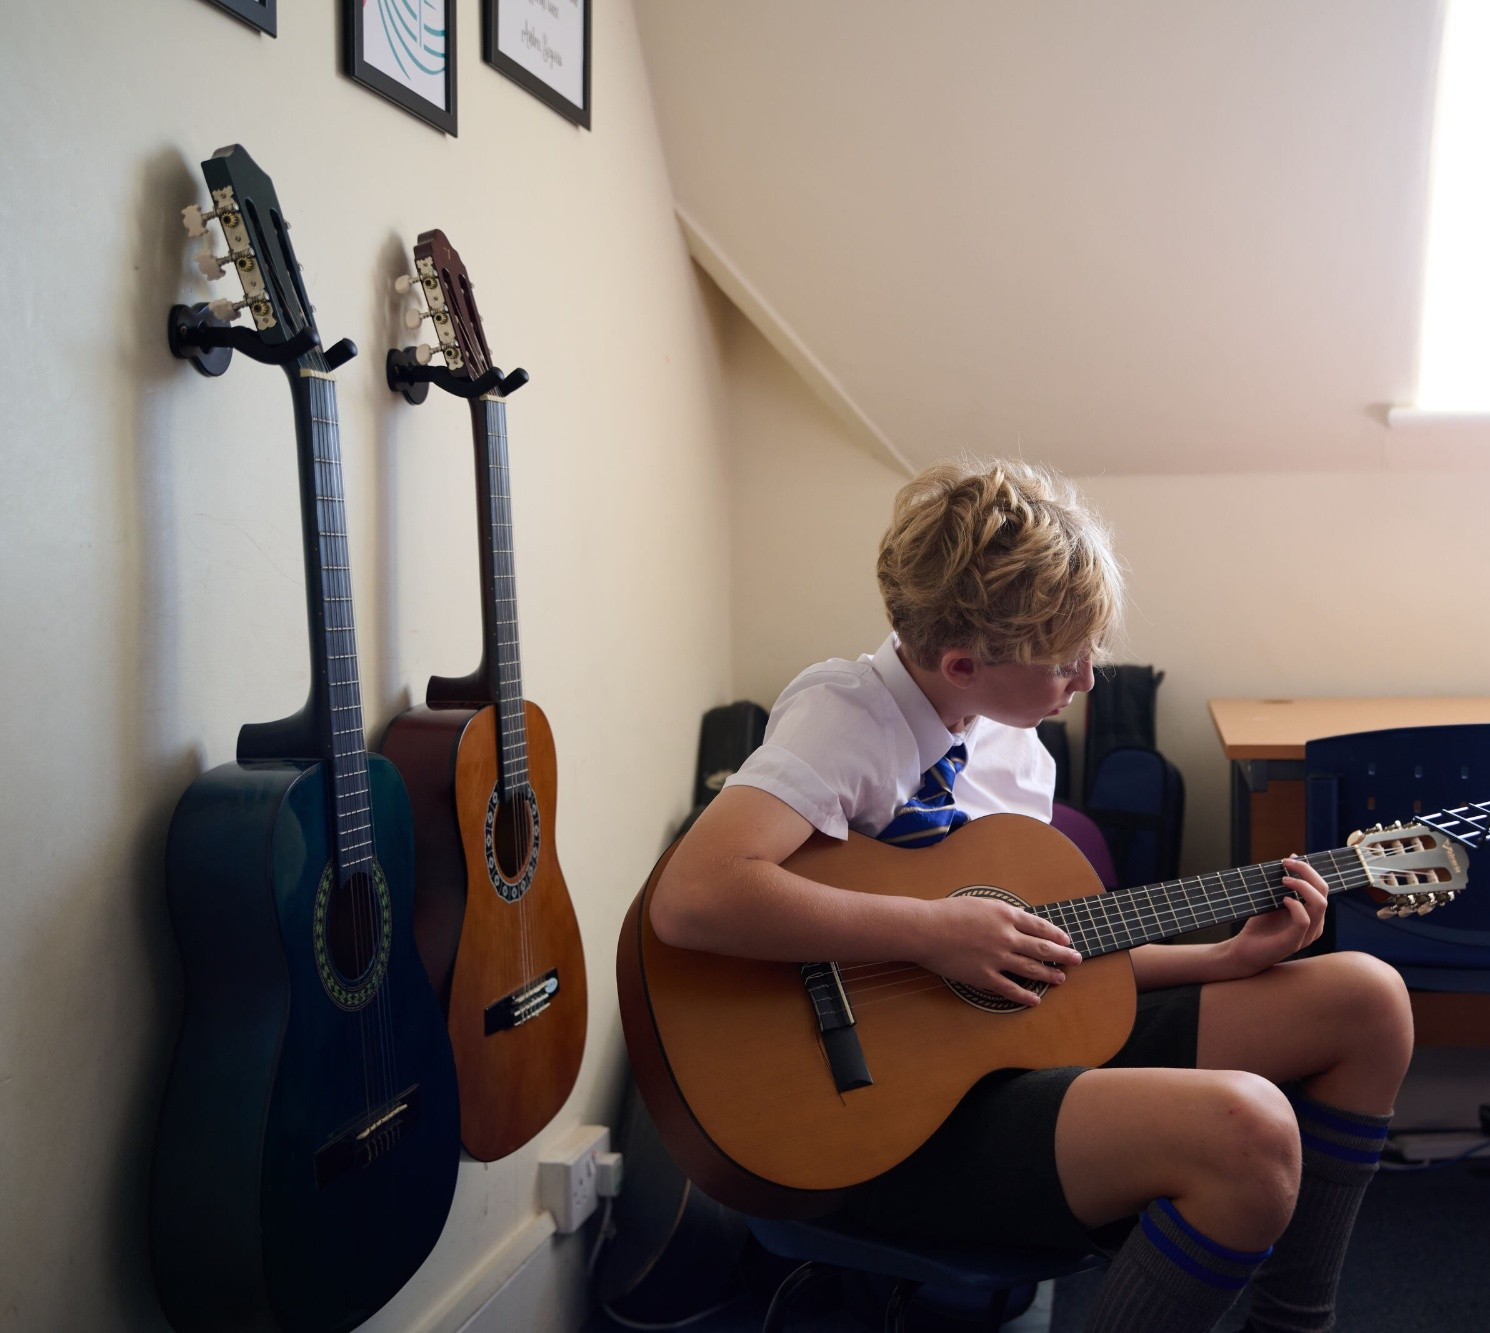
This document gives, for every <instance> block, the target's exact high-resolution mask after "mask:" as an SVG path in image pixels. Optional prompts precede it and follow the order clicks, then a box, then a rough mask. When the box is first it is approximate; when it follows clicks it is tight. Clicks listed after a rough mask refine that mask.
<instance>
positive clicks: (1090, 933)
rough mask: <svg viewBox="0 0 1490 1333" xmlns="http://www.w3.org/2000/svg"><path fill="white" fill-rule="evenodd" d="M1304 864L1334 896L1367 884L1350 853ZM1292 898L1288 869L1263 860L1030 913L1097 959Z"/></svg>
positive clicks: (1318, 855)
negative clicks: (1285, 871)
mask: <svg viewBox="0 0 1490 1333" xmlns="http://www.w3.org/2000/svg"><path fill="white" fill-rule="evenodd" d="M1299 859H1300V860H1303V861H1307V862H1308V863H1309V864H1310V865H1311V866H1313V867H1314V869H1315V870H1316V871H1318V872H1319V875H1320V878H1321V879H1323V880H1324V882H1325V885H1326V886H1327V887H1328V889H1329V892H1330V893H1331V894H1335V893H1343V892H1344V891H1345V890H1346V889H1353V888H1360V887H1362V886H1363V885H1365V884H1367V883H1369V881H1370V875H1369V874H1368V873H1367V870H1366V867H1365V864H1364V862H1363V861H1362V859H1361V855H1360V853H1359V852H1357V851H1356V850H1355V848H1353V847H1342V848H1339V849H1337V850H1334V851H1328V852H1311V853H1310V854H1309V855H1307V856H1304V857H1301V858H1299ZM1291 892H1292V891H1291V890H1289V889H1285V888H1284V887H1283V863H1282V862H1281V861H1263V862H1261V863H1259V864H1257V865H1250V866H1240V867H1237V868H1236V869H1232V870H1218V871H1215V872H1212V873H1210V874H1206V875H1195V876H1193V877H1189V878H1184V879H1173V880H1166V881H1164V882H1162V883H1159V884H1145V885H1143V886H1142V887H1140V888H1136V889H1113V890H1110V891H1108V892H1105V893H1094V894H1091V895H1089V896H1087V897H1084V898H1066V899H1062V900H1060V901H1058V902H1053V903H1046V904H1045V905H1043V906H1041V907H1038V908H1034V909H1032V910H1034V911H1035V913H1036V915H1038V916H1042V917H1044V918H1045V919H1046V920H1048V921H1052V922H1054V923H1055V924H1056V925H1058V926H1059V927H1060V928H1061V929H1062V930H1064V931H1065V932H1066V934H1068V935H1069V936H1070V937H1071V947H1072V948H1074V949H1076V950H1077V951H1078V952H1079V953H1081V954H1082V955H1083V956H1085V957H1095V956H1097V955H1100V954H1106V953H1115V952H1117V951H1118V950H1120V949H1133V948H1136V947H1137V946H1138V945H1140V944H1152V943H1155V942H1156V941H1159V940H1167V939H1172V938H1173V937H1174V936H1176V935H1183V934H1186V933H1188V932H1189V931H1193V930H1202V929H1204V928H1205V927H1207V926H1221V925H1227V924H1229V923H1230V922H1233V921H1244V920H1246V919H1247V918H1248V917H1252V916H1260V915H1261V914H1262V913H1264V912H1271V911H1273V910H1275V909H1276V908H1278V907H1280V906H1281V905H1282V903H1283V900H1284V899H1285V898H1287V897H1289V896H1291Z"/></svg>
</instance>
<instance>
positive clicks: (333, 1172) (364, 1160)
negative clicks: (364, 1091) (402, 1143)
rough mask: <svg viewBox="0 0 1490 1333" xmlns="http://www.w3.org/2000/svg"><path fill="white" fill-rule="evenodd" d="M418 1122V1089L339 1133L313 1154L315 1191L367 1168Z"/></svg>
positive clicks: (390, 1149)
mask: <svg viewBox="0 0 1490 1333" xmlns="http://www.w3.org/2000/svg"><path fill="white" fill-rule="evenodd" d="M418 1122H419V1085H418V1084H417V1083H415V1084H414V1085H413V1086H411V1087H409V1088H406V1089H404V1091H403V1092H401V1093H399V1094H398V1096H397V1097H394V1098H392V1099H391V1100H390V1101H387V1102H385V1103H384V1104H383V1105H382V1106H379V1107H377V1108H376V1109H375V1110H373V1111H370V1112H369V1113H368V1114H367V1115H365V1116H363V1117H362V1119H360V1120H358V1121H356V1122H355V1123H354V1124H352V1125H351V1126H349V1127H348V1128H346V1129H344V1130H342V1132H341V1133H340V1134H338V1135H337V1136H336V1137H335V1138H334V1139H332V1140H330V1141H329V1142H328V1143H325V1144H323V1145H322V1146H321V1148H320V1149H319V1151H317V1153H316V1188H317V1189H325V1188H326V1186H327V1185H329V1184H331V1183H332V1182H333V1181H335V1180H340V1179H341V1177H342V1176H346V1175H350V1174H351V1173H352V1172H353V1171H360V1170H361V1169H362V1168H363V1167H365V1166H370V1165H371V1164H372V1163H373V1162H375V1161H377V1160H378V1158H380V1157H382V1156H384V1155H385V1154H387V1153H389V1152H391V1151H392V1150H393V1149H394V1148H395V1147H397V1146H398V1143H399V1140H400V1139H402V1138H403V1135H404V1131H405V1130H407V1129H409V1128H410V1127H411V1126H413V1125H416V1124H418Z"/></svg>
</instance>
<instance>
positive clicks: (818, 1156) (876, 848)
mask: <svg viewBox="0 0 1490 1333" xmlns="http://www.w3.org/2000/svg"><path fill="white" fill-rule="evenodd" d="M670 855H671V852H669V853H668V854H667V855H664V857H663V859H662V860H661V861H660V862H659V863H658V865H657V867H656V869H654V870H653V872H652V876H651V878H650V879H649V880H648V882H647V884H646V886H645V887H644V888H643V890H642V892H641V893H640V894H639V895H638V896H637V898H636V900H635V902H633V904H632V906H631V910H630V912H629V914H628V915H627V917H626V921H625V924H624V925H623V926H622V931H621V942H620V947H619V950H618V954H617V982H618V986H619V990H620V999H621V1018H622V1023H623V1026H624V1029H625V1034H626V1044H627V1049H628V1050H629V1052H630V1055H631V1061H632V1066H633V1069H634V1071H635V1074H636V1078H637V1083H638V1085H639V1086H640V1088H641V1091H642V1095H643V1097H644V1098H645V1100H646V1103H647V1108H648V1110H650V1111H651V1113H652V1118H653V1119H654V1120H655V1121H656V1123H657V1127H658V1130H659V1132H660V1133H661V1134H662V1136H663V1139H664V1141H665V1142H666V1143H667V1145H668V1147H669V1149H670V1150H671V1152H672V1154H673V1156H674V1157H675V1158H676V1159H677V1160H678V1163H679V1165H680V1166H682V1167H683V1169H684V1171H685V1172H687V1174H688V1175H689V1176H690V1177H691V1178H692V1179H693V1180H694V1182H695V1183H697V1184H698V1185H699V1186H700V1187H701V1188H702V1189H703V1190H704V1191H705V1192H706V1193H708V1194H710V1195H711V1196H712V1197H714V1198H716V1199H718V1200H719V1201H720V1202H721V1203H724V1204H726V1205H728V1206H730V1207H734V1208H738V1209H740V1210H741V1211H743V1212H748V1213H755V1214H758V1215H762V1216H779V1217H786V1216H813V1215H816V1214H821V1213H823V1212H826V1211H828V1210H829V1209H831V1208H832V1207H834V1206H835V1205H836V1204H837V1203H838V1202H839V1201H840V1200H841V1198H842V1193H841V1192H842V1191H843V1190H845V1189H847V1188H848V1187H849V1186H852V1185H856V1184H859V1183H861V1182H863V1181H865V1180H869V1179H871V1178H872V1177H874V1176H876V1175H879V1174H880V1173H881V1172H883V1171H886V1170H888V1169H889V1168H890V1167H892V1166H894V1165H895V1164H896V1163H897V1162H899V1161H901V1160H903V1159H904V1158H906V1157H908V1156H909V1155H910V1154H911V1153H912V1152H914V1151H915V1149H916V1148H917V1147H919V1146H920V1145H921V1144H922V1143H923V1142H925V1140H926V1139H927V1138H928V1137H930V1135H931V1133H932V1132H933V1131H934V1130H935V1129H936V1128H937V1127H938V1126H939V1125H940V1124H941V1123H942V1121H943V1120H945V1119H946V1118H947V1116H948V1115H949V1114H950V1113H951V1111H952V1109H953V1107H955V1106H956V1105H957V1103H958V1101H959V1100H961V1098H962V1096H963V1094H964V1093H966V1092H967V1091H968V1089H969V1088H971V1087H972V1085H973V1084H974V1083H976V1082H977V1081H978V1079H980V1078H981V1077H982V1076H983V1075H984V1074H987V1073H990V1072H992V1071H993V1070H996V1069H1005V1068H1047V1067H1050V1066H1053V1065H1066V1064H1083V1065H1097V1064H1101V1063H1102V1062H1103V1061H1105V1060H1107V1059H1109V1058H1110V1057H1111V1056H1112V1055H1114V1054H1115V1053H1116V1052H1117V1050H1118V1049H1119V1048H1120V1047H1121V1046H1122V1044H1123V1042H1124V1041H1125V1040H1126V1039H1127V1036H1128V1033H1129V1031H1130V1029H1131V1027H1132V1023H1133V1015H1134V1011H1135V994H1136V992H1135V988H1134V982H1133V971H1132V967H1131V965H1130V964H1129V962H1128V958H1127V955H1126V954H1122V953H1115V954H1109V955H1107V956H1105V957H1100V958H1089V959H1087V960H1086V961H1084V962H1083V963H1082V964H1081V966H1080V967H1077V968H1072V969H1069V970H1068V972H1067V974H1066V975H1067V982H1066V984H1065V985H1064V986H1061V987H1059V988H1052V989H1049V990H1047V991H1046V993H1045V996H1044V999H1043V1002H1042V1003H1041V1004H1039V1005H1037V1006H1034V1007H1032V1008H1028V1009H1024V1008H1020V1009H1017V1010H1013V1011H1009V1012H989V1011H987V1010H985V1009H983V1008H979V1007H976V1006H975V1005H974V1004H970V1003H969V1002H968V1001H967V1000H964V999H962V998H960V997H959V996H958V995H957V994H955V993H954V992H953V990H952V989H951V987H950V986H949V985H948V984H947V983H946V982H944V981H943V980H942V979H941V978H939V977H937V976H935V975H933V974H932V973H929V972H927V971H925V970H923V969H921V968H915V967H911V966H910V965H900V966H899V967H898V968H897V965H895V964H890V963H886V964H881V965H869V966H866V967H863V968H859V969H856V968H854V967H853V966H850V965H845V966H844V968H843V973H844V982H845V985H846V987H847V988H848V990H849V998H850V1002H851V1004H852V1006H853V1012H854V1016H855V1018H856V1020H857V1022H856V1025H855V1027H854V1029H853V1030H854V1032H855V1033H857V1035H858V1038H859V1042H860V1044H861V1045H862V1048H863V1054H864V1060H865V1064H866V1065H867V1067H868V1071H869V1075H870V1077H871V1078H872V1079H873V1080H874V1081H873V1082H872V1083H871V1084H869V1085H868V1086H865V1087H858V1088H853V1089H851V1090H849V1091H844V1092H840V1091H839V1090H838V1088H837V1087H836V1086H835V1081H834V1078H833V1076H832V1073H831V1072H830V1069H829V1066H828V1061H827V1058H826V1056H825V1053H824V1048H823V1043H822V1039H821V1036H820V1034H819V1029H818V1025H817V1020H816V1017H815V1013H814V1007H813V1004H812V1002H811V1001H810V999H809V998H808V995H807V992H806V990H805V988H804V985H803V980H802V977H801V974H800V969H799V967H798V965H797V964H794V963H773V962H759V961H755V960H751V959H741V958H728V957H722V956H718V955H713V954H703V953H697V952H693V951H691V950H686V949H676V948H673V947H671V946H669V945H667V944H664V943H663V942H662V941H661V940H659V939H658V938H657V936H656V934H655V933H654V932H653V930H652V927H651V923H650V920H649V917H648V908H649V905H650V899H651V894H652V891H653V889H654V886H655V885H656V882H657V879H658V877H659V876H660V874H661V871H662V868H663V866H665V865H666V864H667V860H668V856H670ZM786 864H787V867H788V868H789V869H791V870H794V871H796V872H797V873H798V874H801V875H804V876H806V877H807V878H809V879H813V880H817V881H819V882H821V883H825V884H832V885H835V886H837V887H840V888H852V889H856V890H859V891H862V892H866V893H895V894H903V895H907V896H913V897H918V898H934V897H945V896H947V895H949V894H951V893H953V892H956V891H957V890H959V889H964V888H967V887H969V886H980V885H988V886H994V887H996V888H1001V889H1004V890H1008V891H1010V892H1012V893H1013V894H1014V895H1016V896H1017V897H1018V898H1019V899H1021V900H1022V901H1023V902H1025V903H1027V904H1030V905H1031V906H1034V905H1038V904H1041V903H1045V902H1050V901H1054V900H1057V899H1063V898H1070V897H1071V896H1072V895H1073V893H1076V892H1085V893H1091V892H1100V891H1101V884H1100V882H1099V881H1098V880H1097V877H1096V875H1095V873H1094V872H1093V871H1092V869H1091V866H1090V865H1089V864H1088V863H1087V861H1086V858H1085V857H1083V856H1082V854H1081V853H1080V852H1079V851H1078V850H1077V849H1076V847H1074V846H1073V845H1072V844H1071V843H1070V842H1069V841H1067V840H1066V839H1065V838H1064V837H1063V836H1062V835H1061V834H1059V833H1057V832H1055V830H1053V829H1051V828H1050V827H1049V826H1048V825H1046V824H1042V823H1040V822H1039V821H1038V820H1033V819H1028V818H1025V817H1023V816H1020V815H995V816H990V817H987V818H984V819H979V820H975V821H973V822H972V823H971V824H968V825H966V826H965V827H963V828H962V829H960V830H958V832H957V833H956V834H954V835H953V836H951V837H949V838H947V839H945V840H944V841H943V842H941V843H939V844H937V845H935V846H932V847H926V848H919V849H915V850H907V849H904V848H897V847H890V846H887V845H885V844H883V843H878V842H875V841H874V840H872V839H869V838H864V837H861V836H859V835H857V834H850V835H849V838H848V841H847V843H839V842H836V841H834V840H832V839H829V838H826V837H823V836H822V835H821V834H815V835H813V837H812V838H810V839H809V840H808V842H807V843H806V844H805V845H804V846H803V848H802V849H801V850H800V851H799V852H797V853H796V854H795V855H794V856H793V857H791V858H790V859H789V860H788V861H787V863H786ZM856 976H858V977H861V978H863V979H862V980H858V981H856V980H855V977H856Z"/></svg>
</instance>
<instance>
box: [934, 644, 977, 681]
mask: <svg viewBox="0 0 1490 1333" xmlns="http://www.w3.org/2000/svg"><path fill="white" fill-rule="evenodd" d="M937 665H938V666H939V667H940V668H941V673H942V676H943V678H944V679H946V680H947V681H949V682H951V683H952V684H953V685H955V686H957V688H958V689H960V690H963V689H966V688H967V687H968V686H969V685H971V684H972V683H973V678H974V677H975V676H976V675H977V674H978V663H977V659H975V658H974V657H973V655H972V654H971V653H970V652H968V650H967V649H966V648H944V649H943V650H942V655H941V657H940V659H938V662H937Z"/></svg>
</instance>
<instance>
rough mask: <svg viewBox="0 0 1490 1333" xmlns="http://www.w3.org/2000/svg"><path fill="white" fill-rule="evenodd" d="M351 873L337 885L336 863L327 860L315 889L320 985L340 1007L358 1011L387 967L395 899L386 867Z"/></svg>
mask: <svg viewBox="0 0 1490 1333" xmlns="http://www.w3.org/2000/svg"><path fill="white" fill-rule="evenodd" d="M371 865H372V869H371V872H370V873H369V872H368V871H366V870H358V871H356V872H354V873H353V874H351V875H348V876H347V878H346V881H345V883H343V884H340V885H337V886H335V887H333V883H332V881H333V880H334V878H335V874H334V869H335V867H334V866H333V865H331V864H329V863H328V864H327V866H326V869H325V870H324V871H323V872H322V874H321V882H320V884H319V886H317V888H316V908H315V919H314V937H315V951H316V970H317V971H318V972H319V973H320V975H321V985H322V986H324V987H325V988H326V994H327V995H329V996H330V997H331V998H332V1000H333V1001H335V1003H336V1004H337V1005H339V1006H340V1007H341V1008H343V1009H348V1010H357V1009H361V1008H362V1007H363V1006H365V1005H366V1004H367V1003H368V1001H369V1000H371V999H372V997H373V996H374V995H375V994H377V990H378V987H379V986H380V985H381V984H382V981H383V975H384V973H385V972H387V970H388V951H389V947H390V944H391V941H392V933H393V903H392V901H391V900H390V898H389V896H388V882H387V881H386V880H385V879H384V878H383V867H382V866H380V865H379V864H378V863H377V862H376V861H373V862H372V863H371Z"/></svg>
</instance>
